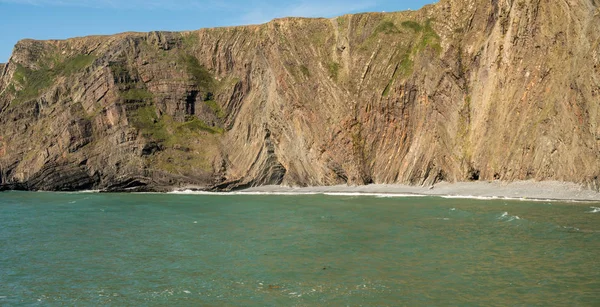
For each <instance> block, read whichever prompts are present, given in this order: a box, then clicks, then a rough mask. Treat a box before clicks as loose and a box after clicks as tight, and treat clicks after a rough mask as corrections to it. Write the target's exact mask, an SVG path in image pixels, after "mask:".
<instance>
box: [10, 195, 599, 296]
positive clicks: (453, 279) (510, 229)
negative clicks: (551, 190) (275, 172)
mask: <svg viewBox="0 0 600 307" xmlns="http://www.w3.org/2000/svg"><path fill="white" fill-rule="evenodd" d="M0 305H1V306H21V305H26V306H98V305H106V306H252V305H255V306H399V305H406V306H448V305H458V306H466V305H471V306H478V305H483V306H509V305H510V306H537V305H539V306H599V305H600V204H594V203H568V202H529V201H509V200H472V199H444V198H438V197H408V196H401V195H400V196H398V197H378V196H377V195H370V196H354V195H168V194H97V193H71V194H69V193H26V192H8V193H0Z"/></svg>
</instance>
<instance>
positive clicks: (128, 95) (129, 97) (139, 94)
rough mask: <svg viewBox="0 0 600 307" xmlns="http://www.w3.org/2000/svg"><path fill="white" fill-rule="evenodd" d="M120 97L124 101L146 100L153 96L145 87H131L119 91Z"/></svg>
mask: <svg viewBox="0 0 600 307" xmlns="http://www.w3.org/2000/svg"><path fill="white" fill-rule="evenodd" d="M121 97H122V98H123V99H124V100H125V101H140V102H142V101H148V100H151V99H152V98H153V95H152V93H151V92H150V91H148V90H147V89H140V88H132V89H129V90H127V91H124V92H121Z"/></svg>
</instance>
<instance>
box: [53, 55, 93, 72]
mask: <svg viewBox="0 0 600 307" xmlns="http://www.w3.org/2000/svg"><path fill="white" fill-rule="evenodd" d="M95 60H96V57H95V56H93V55H89V54H78V55H76V56H74V57H72V58H69V59H67V60H65V61H63V62H60V63H57V65H56V66H55V68H54V70H55V71H57V72H60V74H62V75H64V76H67V77H68V76H71V75H72V74H74V73H76V72H78V71H80V70H82V69H84V68H86V67H88V66H90V65H91V64H92V63H93V62H94V61H95Z"/></svg>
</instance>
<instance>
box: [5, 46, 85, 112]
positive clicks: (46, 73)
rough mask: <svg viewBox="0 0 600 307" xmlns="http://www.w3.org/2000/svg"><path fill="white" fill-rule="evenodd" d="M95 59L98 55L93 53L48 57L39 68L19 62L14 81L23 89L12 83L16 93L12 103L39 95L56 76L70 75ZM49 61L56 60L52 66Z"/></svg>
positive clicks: (18, 102)
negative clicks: (59, 57)
mask: <svg viewBox="0 0 600 307" xmlns="http://www.w3.org/2000/svg"><path fill="white" fill-rule="evenodd" d="M95 59H96V57H95V56H93V55H76V56H74V57H71V58H67V59H65V60H64V61H60V60H58V59H51V60H48V59H46V60H43V61H41V67H40V68H39V69H37V70H36V69H30V68H27V67H24V66H22V65H20V64H17V69H16V70H15V72H14V74H13V82H14V83H16V85H18V88H21V90H18V91H17V90H16V88H17V87H16V86H15V84H11V86H12V90H13V91H14V92H15V93H16V97H15V99H14V100H13V102H12V103H13V104H20V103H22V102H25V101H27V100H31V99H34V98H36V97H38V96H39V95H40V94H41V92H42V91H43V90H44V89H46V88H47V87H49V86H50V85H52V82H53V81H54V79H55V78H57V77H60V76H64V77H69V76H71V75H72V74H74V73H76V72H78V71H81V70H82V69H84V68H86V67H88V66H89V65H91V64H92V63H93V62H94V60H95ZM49 62H54V67H50V65H49V64H50V63H49Z"/></svg>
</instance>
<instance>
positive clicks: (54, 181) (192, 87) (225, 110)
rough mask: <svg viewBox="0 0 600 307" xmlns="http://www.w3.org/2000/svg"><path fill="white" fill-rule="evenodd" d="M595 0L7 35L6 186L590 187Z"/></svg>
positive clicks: (2, 83)
mask: <svg viewBox="0 0 600 307" xmlns="http://www.w3.org/2000/svg"><path fill="white" fill-rule="evenodd" d="M599 5H600V4H599V3H598V2H597V1H594V0H564V1H562V0H561V1H559V2H556V1H550V0H508V1H484V0H441V1H440V2H438V3H437V4H435V5H429V6H425V7H424V8H423V9H421V10H419V11H408V12H397V13H369V14H357V15H346V16H341V17H338V18H334V19H304V18H285V19H277V20H273V21H272V22H270V23H267V24H264V25H257V26H245V27H231V28H216V29H203V30H199V31H192V32H181V33H175V32H151V33H123V34H118V35H113V36H95V37H84V38H75V39H69V40H64V41H32V40H24V41H20V42H19V43H18V44H17V45H16V46H15V49H14V52H13V54H12V56H11V58H10V60H9V62H8V63H7V64H6V66H4V67H2V66H0V72H1V73H0V185H2V189H35V190H80V189H105V190H110V191H123V190H126V191H151V190H158V191H163V190H168V189H170V188H172V187H182V186H193V187H196V188H201V189H219V190H231V189H237V188H243V187H251V186H257V185H264V184H284V185H300V186H306V185H332V184H341V183H348V184H367V183H410V184H418V185H421V184H427V185H429V184H432V183H435V182H438V181H442V180H444V181H451V182H452V181H468V180H495V179H497V180H504V181H513V180H526V179H536V180H559V181H570V182H576V183H580V184H584V185H587V186H588V187H592V188H595V189H598V183H599V180H598V176H599V175H600V154H599V153H600V126H599V123H600V104H599V101H600V9H599Z"/></svg>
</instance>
